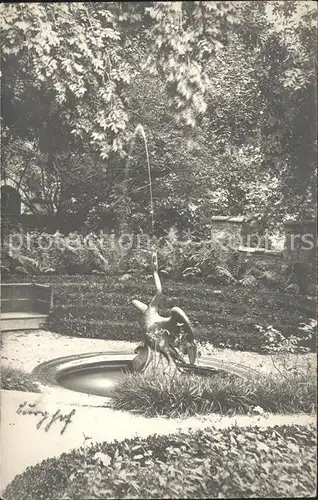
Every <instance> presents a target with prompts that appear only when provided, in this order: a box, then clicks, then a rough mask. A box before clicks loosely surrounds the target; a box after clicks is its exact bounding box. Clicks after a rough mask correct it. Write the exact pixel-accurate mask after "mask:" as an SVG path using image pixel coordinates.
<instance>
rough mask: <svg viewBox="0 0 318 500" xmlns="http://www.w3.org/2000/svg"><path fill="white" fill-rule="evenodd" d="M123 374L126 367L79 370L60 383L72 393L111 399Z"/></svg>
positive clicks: (66, 376) (62, 378)
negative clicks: (112, 392)
mask: <svg viewBox="0 0 318 500" xmlns="http://www.w3.org/2000/svg"><path fill="white" fill-rule="evenodd" d="M123 373H124V367H107V368H102V367H100V368H95V369H87V370H78V371H74V372H71V373H67V374H65V375H62V376H61V377H60V378H59V381H58V382H59V384H60V385H61V386H63V387H65V388H66V389H71V390H72V391H77V392H84V393H86V394H94V395H96V396H106V397H109V396H111V391H112V389H113V388H114V386H115V385H116V382H117V381H118V379H119V378H120V377H121V376H122V375H123Z"/></svg>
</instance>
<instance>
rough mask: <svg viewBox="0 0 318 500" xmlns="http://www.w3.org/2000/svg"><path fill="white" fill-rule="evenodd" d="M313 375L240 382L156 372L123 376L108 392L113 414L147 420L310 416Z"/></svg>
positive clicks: (218, 376) (216, 376)
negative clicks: (142, 416) (200, 415)
mask: <svg viewBox="0 0 318 500" xmlns="http://www.w3.org/2000/svg"><path fill="white" fill-rule="evenodd" d="M315 394H316V377H315V373H314V372H313V371H311V372H310V373H307V372H303V371H300V372H298V373H294V372H289V373H288V375H286V376H285V377H283V378H282V377H281V375H280V374H279V375H278V374H275V375H267V376H266V377H265V376H263V377H262V378H261V377H260V378H257V379H255V380H253V379H249V380H243V379H240V378H238V377H236V376H233V375H228V374H226V373H221V374H213V375H210V376H206V377H202V376H197V375H187V374H182V373H181V374H180V373H176V374H175V375H173V376H167V375H165V374H163V373H160V372H154V373H151V374H138V375H124V376H123V377H122V378H121V379H120V381H119V383H118V384H116V390H114V392H113V396H112V397H113V401H114V406H115V408H116V409H119V410H132V411H134V412H137V413H142V414H145V415H146V416H156V415H165V416H168V417H176V416H178V417H179V416H181V415H182V416H184V415H186V416H189V415H195V414H197V413H207V414H209V413H221V414H223V415H228V414H230V415H231V414H237V413H250V412H252V411H253V409H254V408H257V407H260V408H262V411H264V412H273V413H297V412H305V413H306V412H307V413H308V412H310V411H312V410H313V408H314V406H315Z"/></svg>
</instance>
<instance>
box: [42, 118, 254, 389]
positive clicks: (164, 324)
mask: <svg viewBox="0 0 318 500" xmlns="http://www.w3.org/2000/svg"><path fill="white" fill-rule="evenodd" d="M137 133H140V134H141V136H142V137H143V140H144V144H145V151H146V158H147V169H148V177H149V191H150V213H151V232H152V235H154V205H153V194H152V179H151V169H150V162H149V153H148V144H147V139H146V134H145V131H144V128H143V126H142V125H140V124H139V125H137V127H136V129H135V132H134V135H133V141H132V144H131V148H130V153H129V158H130V157H131V153H132V148H133V145H134V142H135V137H136V135H137ZM128 165H129V161H128V164H127V168H126V173H125V177H127V171H128ZM126 180H127V179H126ZM151 258H152V270H153V277H154V281H155V286H156V294H155V296H154V297H153V299H152V300H151V302H150V304H149V305H147V304H144V303H142V302H140V301H139V300H133V301H132V305H133V306H134V307H135V308H136V309H137V310H138V311H139V312H140V313H141V314H142V317H143V322H144V341H143V343H142V344H141V345H140V346H138V347H137V349H136V350H135V352H134V353H131V352H130V353H125V352H121V353H118V352H116V353H110V352H107V353H105V352H104V353H102V352H97V353H91V354H83V355H73V356H67V357H64V358H57V359H53V360H51V361H48V362H45V363H42V364H41V365H39V366H37V367H36V368H35V370H34V371H33V373H34V375H35V376H36V377H37V378H38V379H39V381H40V382H41V383H42V384H44V385H46V386H50V387H55V388H56V387H59V388H60V389H61V390H64V391H75V392H80V393H84V394H90V395H96V396H103V397H104V398H105V397H106V398H110V397H111V394H112V391H113V390H114V387H115V386H116V383H117V381H118V379H119V378H120V377H121V376H122V374H123V373H135V372H137V373H138V372H139V373H140V372H141V373H145V372H146V371H147V372H151V371H157V370H161V371H162V372H163V374H165V375H167V376H168V375H169V376H173V375H174V374H175V372H176V370H178V371H180V372H183V373H195V374H198V375H202V376H203V375H210V376H213V375H214V374H216V373H228V374H232V375H236V376H238V377H241V378H245V379H248V378H251V376H252V377H255V376H257V375H258V372H256V371H255V370H252V369H250V368H246V367H243V366H241V365H237V364H234V363H225V362H222V361H219V360H218V359H214V358H211V357H209V358H204V357H202V358H200V361H198V349H197V342H196V335H195V332H194V329H193V328H192V326H191V323H190V321H189V318H188V317H187V315H186V314H185V313H184V311H182V309H180V308H178V307H173V308H172V309H171V315H170V317H162V316H160V315H159V312H158V306H159V301H160V298H161V296H162V287H161V282H160V278H159V274H158V260H157V250H156V248H155V246H153V248H152V255H151ZM180 338H181V344H182V342H183V351H181V350H180V349H179V347H180V346H178V345H177V344H176V341H177V340H178V339H179V340H180ZM184 355H186V356H188V358H189V362H187V361H186V360H185V358H184Z"/></svg>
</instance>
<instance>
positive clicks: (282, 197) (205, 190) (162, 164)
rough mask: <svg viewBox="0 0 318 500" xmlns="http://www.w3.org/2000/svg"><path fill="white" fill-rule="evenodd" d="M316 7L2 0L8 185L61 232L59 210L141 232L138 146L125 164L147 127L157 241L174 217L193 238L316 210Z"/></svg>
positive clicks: (145, 213)
mask: <svg viewBox="0 0 318 500" xmlns="http://www.w3.org/2000/svg"><path fill="white" fill-rule="evenodd" d="M310 4H311V3H310V2H302V3H301V4H300V3H297V2H293V3H291V2H272V3H271V4H270V5H269V4H265V3H264V2H240V3H237V4H234V3H229V2H198V3H197V2H190V3H189V2H176V3H174V2H151V3H150V2H149V3H148V2H120V3H116V2H115V3H114V2H109V3H107V5H106V4H105V5H104V4H101V3H99V2H85V3H81V2H80V3H75V4H70V5H68V4H61V3H57V4H54V3H51V4H50V3H48V4H47V3H42V4H26V3H15V4H8V3H7V4H3V6H2V7H1V19H2V44H3V47H2V60H3V62H2V68H3V69H2V89H3V107H2V119H3V127H2V133H3V148H2V149H3V151H2V154H3V158H2V161H3V165H4V172H5V174H6V176H7V177H8V178H10V179H11V180H13V181H14V182H16V183H17V186H18V187H19V188H20V191H21V192H22V195H23V202H24V204H25V205H26V206H27V207H28V209H29V210H31V211H33V212H37V211H38V210H39V209H38V206H37V205H36V204H35V203H34V202H35V199H39V198H40V200H41V206H42V209H41V210H43V211H44V212H45V213H50V214H53V215H54V216H56V220H57V223H58V225H59V226H60V227H59V229H61V230H65V228H66V226H67V225H66V224H64V222H63V220H64V219H65V215H66V214H68V213H70V214H72V215H74V216H75V218H74V219H73V222H72V224H71V225H72V226H73V227H72V228H71V229H77V230H78V229H81V230H82V229H83V225H84V223H86V228H88V229H95V228H100V227H103V226H104V225H110V226H112V227H118V226H120V224H121V221H122V218H123V216H124V215H125V217H126V219H127V220H128V221H129V223H131V224H132V225H135V226H138V227H140V226H142V227H143V229H144V230H147V228H148V230H149V203H148V199H147V197H148V192H147V174H146V170H145V168H143V165H144V163H145V152H144V148H143V146H141V144H139V143H138V144H136V148H134V151H133V157H134V158H133V162H132V163H131V165H130V168H129V162H128V161H127V155H128V153H129V149H130V148H129V146H130V141H131V138H132V135H133V130H134V128H135V126H136V124H137V123H138V122H141V123H142V124H143V125H144V126H145V130H146V135H147V137H148V139H149V150H150V162H151V168H152V172H153V178H154V191H155V193H154V194H155V208H156V210H155V212H156V224H157V226H158V227H157V232H158V234H161V233H162V230H163V229H164V228H165V227H166V226H167V225H168V224H169V222H171V223H172V224H173V223H175V222H177V221H178V223H179V225H180V226H182V227H183V228H188V227H191V229H192V230H193V229H194V230H195V231H197V232H198V233H199V232H200V231H201V229H202V226H203V225H204V224H205V223H206V220H209V218H210V217H211V215H213V214H235V215H237V213H244V214H245V213H253V212H258V213H260V215H261V218H262V219H263V220H264V221H265V222H266V224H267V225H270V224H271V225H276V226H277V225H278V224H279V223H280V221H281V220H282V218H283V217H285V216H287V215H288V216H295V217H302V218H304V217H308V216H312V214H313V207H314V200H315V193H314V185H315V183H314V179H315V129H314V124H315V111H314V110H315V83H316V82H315V39H316V23H315V16H316V11H315V9H314V8H313V6H311V5H310ZM128 171H129V172H130V174H131V176H130V180H129V183H128V186H127V190H126V185H125V182H124V181H125V174H126V173H127V172H128ZM123 182H124V184H123ZM191 207H196V208H195V209H193V208H191ZM123 213H124V215H123ZM163 221H164V222H163Z"/></svg>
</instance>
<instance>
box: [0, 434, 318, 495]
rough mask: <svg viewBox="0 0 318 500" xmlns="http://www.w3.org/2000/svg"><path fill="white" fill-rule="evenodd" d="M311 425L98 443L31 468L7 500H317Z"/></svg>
mask: <svg viewBox="0 0 318 500" xmlns="http://www.w3.org/2000/svg"><path fill="white" fill-rule="evenodd" d="M315 486H316V430H315V427H314V426H296V425H291V426H274V427H272V428H271V427H267V428H260V427H258V426H253V427H245V428H240V427H237V426H234V427H231V428H228V429H216V428H211V429H205V430H200V431H196V432H193V431H191V432H188V433H178V434H171V435H168V436H158V435H155V436H149V437H148V438H146V439H141V438H135V439H129V440H124V441H122V442H114V443H106V442H105V443H98V444H96V445H94V446H91V447H86V448H84V447H82V448H79V449H76V450H72V451H71V452H70V453H63V454H62V455H61V456H60V457H58V458H50V459H47V460H45V461H43V462H41V463H40V464H37V465H35V466H33V467H29V468H28V469H27V470H26V471H25V472H24V473H23V474H21V475H19V476H17V477H16V478H15V479H14V480H13V481H12V482H11V483H10V484H9V485H8V487H7V488H6V490H5V492H4V497H5V498H6V499H8V500H13V499H16V498H19V499H21V500H31V499H32V500H40V499H42V498H46V499H48V500H51V499H52V500H53V499H55V498H88V497H89V498H121V499H125V498H144V499H146V498H165V497H167V498H220V497H223V498H251V497H254V496H260V497H262V498H270V497H293V498H294V497H301V498H303V497H307V496H314V495H315V493H314V492H315Z"/></svg>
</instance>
